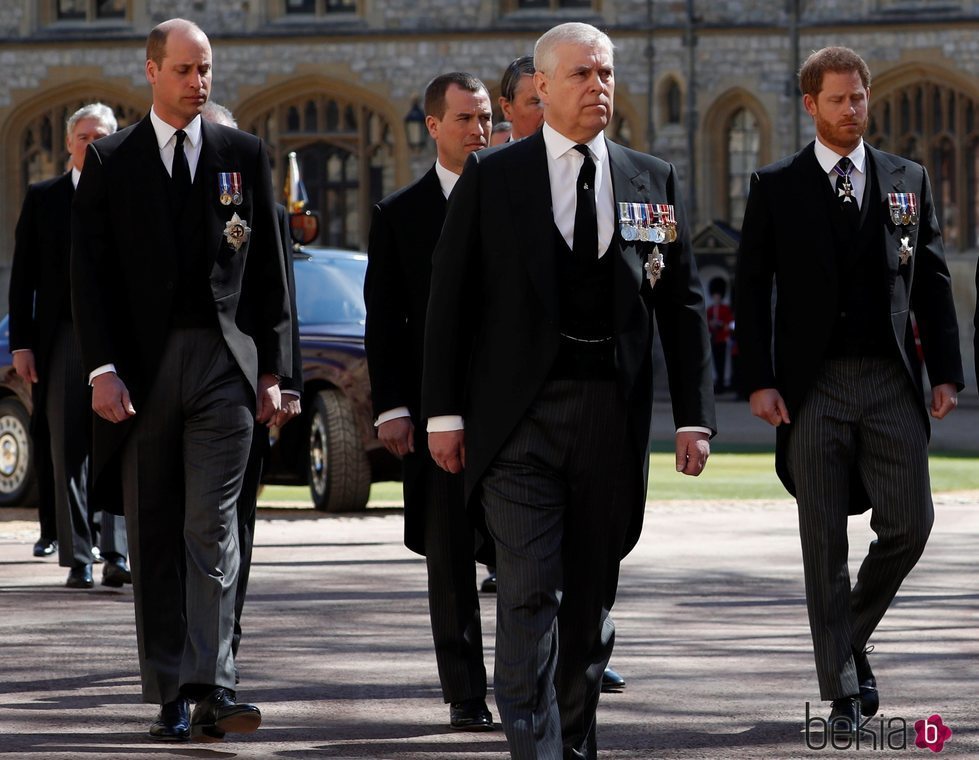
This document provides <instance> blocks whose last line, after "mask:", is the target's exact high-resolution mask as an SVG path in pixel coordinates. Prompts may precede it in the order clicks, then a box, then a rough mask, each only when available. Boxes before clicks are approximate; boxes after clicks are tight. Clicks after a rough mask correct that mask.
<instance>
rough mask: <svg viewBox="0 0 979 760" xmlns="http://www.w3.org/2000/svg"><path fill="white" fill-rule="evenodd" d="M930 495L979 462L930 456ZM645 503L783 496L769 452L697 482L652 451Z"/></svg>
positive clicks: (297, 494) (965, 478) (977, 470)
mask: <svg viewBox="0 0 979 760" xmlns="http://www.w3.org/2000/svg"><path fill="white" fill-rule="evenodd" d="M931 485H932V490H933V491H936V492H939V491H972V490H979V458H977V457H976V456H974V455H973V456H966V455H953V454H933V455H932V456H931ZM648 494H649V498H650V499H653V500H656V499H693V500H703V501H709V500H730V499H780V498H788V493H786V491H785V489H784V488H782V484H781V483H780V482H779V480H778V478H777V477H776V476H775V454H774V453H772V452H757V451H756V452H744V453H729V452H723V453H716V454H713V455H712V456H711V458H710V461H709V462H708V463H707V469H706V470H705V471H704V473H703V474H702V475H701V476H700V477H699V478H691V477H687V476H686V475H680V474H679V473H677V472H676V467H675V465H674V459H673V454H671V453H667V452H656V453H653V454H652V455H651V456H650V464H649V491H648ZM261 499H262V501H263V502H284V501H303V502H308V501H309V492H308V490H307V489H305V488H303V487H287V486H267V487H266V488H265V490H264V491H263V492H262V496H261ZM371 501H374V502H400V501H401V484H400V483H375V484H374V486H373V487H372V488H371Z"/></svg>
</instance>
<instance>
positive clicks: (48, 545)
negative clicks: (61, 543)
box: [34, 537, 58, 557]
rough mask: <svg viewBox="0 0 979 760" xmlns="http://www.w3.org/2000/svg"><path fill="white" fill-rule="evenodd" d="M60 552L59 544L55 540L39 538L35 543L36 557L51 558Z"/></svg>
mask: <svg viewBox="0 0 979 760" xmlns="http://www.w3.org/2000/svg"><path fill="white" fill-rule="evenodd" d="M56 551H58V542H57V541H55V540H54V539H53V538H43V537H42V538H39V539H37V541H36V542H35V543H34V556H35V557H50V556H51V555H52V554H54V553H55V552H56Z"/></svg>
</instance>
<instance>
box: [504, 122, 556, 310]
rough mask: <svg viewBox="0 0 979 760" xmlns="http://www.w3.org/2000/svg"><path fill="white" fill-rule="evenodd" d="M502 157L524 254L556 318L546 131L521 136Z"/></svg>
mask: <svg viewBox="0 0 979 760" xmlns="http://www.w3.org/2000/svg"><path fill="white" fill-rule="evenodd" d="M503 157H505V158H507V159H508V161H507V163H506V168H505V171H504V174H505V181H506V184H507V186H508V189H509V198H510V213H511V218H512V219H513V220H514V232H515V234H516V238H517V240H518V241H519V242H518V245H520V247H521V251H522V254H523V256H522V258H523V260H524V263H525V265H526V267H527V271H528V273H529V275H530V279H531V282H533V283H534V287H535V288H536V289H537V292H538V295H539V296H540V298H541V302H542V303H543V304H544V308H545V310H546V312H547V313H548V314H551V315H552V316H553V318H554V319H555V320H556V319H557V317H558V313H559V307H558V293H557V281H556V278H555V276H554V266H555V264H554V235H555V232H554V230H555V227H554V213H553V211H552V209H551V182H550V176H549V174H548V171H547V149H546V147H545V145H544V133H543V132H542V131H540V130H538V131H537V132H536V133H535V134H534V135H532V136H530V137H527V138H525V139H523V140H520V141H519V142H517V143H516V144H515V145H513V146H512V147H509V148H507V149H506V151H504V153H503V155H502V156H501V158H503Z"/></svg>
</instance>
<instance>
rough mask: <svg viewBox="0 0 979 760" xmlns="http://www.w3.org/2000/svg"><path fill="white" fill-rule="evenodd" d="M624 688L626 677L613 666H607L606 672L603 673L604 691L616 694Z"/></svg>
mask: <svg viewBox="0 0 979 760" xmlns="http://www.w3.org/2000/svg"><path fill="white" fill-rule="evenodd" d="M624 688H625V679H624V678H623V677H622V676H620V675H619V674H618V673H616V672H615V671H614V670H612V668H605V672H604V673H602V691H603V692H604V693H606V694H614V693H615V692H618V691H622V690H623V689H624Z"/></svg>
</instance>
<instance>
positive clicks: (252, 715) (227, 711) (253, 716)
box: [190, 687, 262, 742]
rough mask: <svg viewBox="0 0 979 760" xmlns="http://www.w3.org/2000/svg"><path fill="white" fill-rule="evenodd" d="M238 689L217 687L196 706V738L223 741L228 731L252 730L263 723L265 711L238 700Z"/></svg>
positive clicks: (193, 733) (193, 719) (192, 732)
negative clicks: (235, 690)
mask: <svg viewBox="0 0 979 760" xmlns="http://www.w3.org/2000/svg"><path fill="white" fill-rule="evenodd" d="M233 694H234V692H231V691H229V690H228V689H222V688H220V687H218V688H216V689H214V690H213V691H212V692H211V693H210V694H208V695H207V696H206V697H204V698H203V699H201V700H199V701H198V702H197V704H196V705H195V706H194V712H193V713H192V714H191V716H190V738H191V739H193V740H194V741H195V742H219V741H222V740H223V739H224V735H225V734H250V733H252V732H253V731H257V730H258V727H259V726H260V725H262V712H261V710H259V709H258V708H257V707H255V705H246V704H238V703H237V702H235V699H234V696H233Z"/></svg>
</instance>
